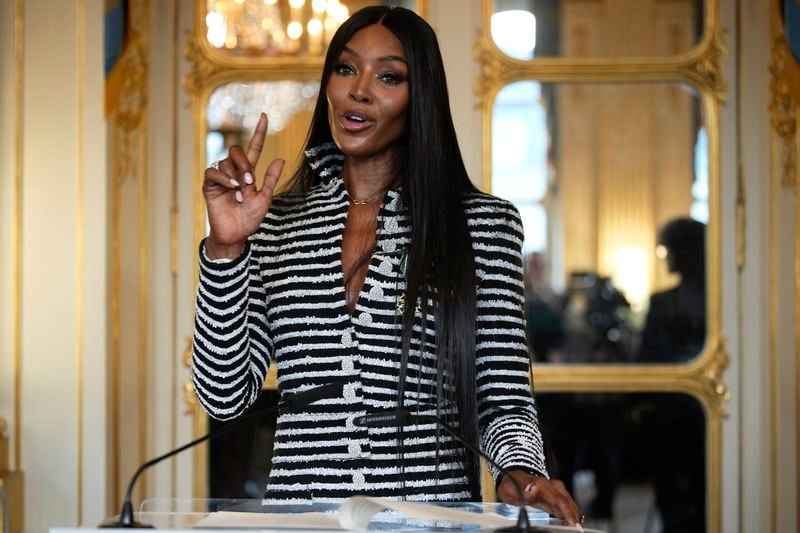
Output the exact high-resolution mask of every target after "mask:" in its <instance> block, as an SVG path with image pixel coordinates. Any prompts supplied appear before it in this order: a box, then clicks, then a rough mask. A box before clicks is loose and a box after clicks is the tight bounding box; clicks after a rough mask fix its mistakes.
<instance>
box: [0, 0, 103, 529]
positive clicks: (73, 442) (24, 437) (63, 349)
mask: <svg viewBox="0 0 800 533" xmlns="http://www.w3.org/2000/svg"><path fill="white" fill-rule="evenodd" d="M19 4H24V5H23V12H24V14H25V17H24V23H23V32H24V40H23V41H22V43H21V44H22V45H23V47H24V60H23V66H22V71H21V74H22V76H23V86H22V93H21V94H17V93H16V92H15V90H14V84H13V79H14V63H13V50H14V44H15V43H14V31H13V23H14V13H15V9H16V8H17V7H18V5H19ZM0 9H2V13H1V14H0V19H1V20H2V25H3V28H2V30H3V31H2V35H3V37H2V39H3V46H2V63H0V67H1V70H2V73H1V74H0V83H2V95H3V96H2V100H1V102H2V103H0V105H1V106H2V110H3V116H4V117H7V118H4V120H3V121H2V133H0V155H2V157H0V160H1V161H2V163H0V164H2V169H0V187H2V202H3V204H2V217H3V218H2V224H1V225H2V233H0V238H1V239H2V243H1V244H0V246H2V256H3V258H4V259H3V262H2V266H0V269H2V275H1V277H0V279H2V292H3V294H4V297H3V299H2V300H3V304H2V312H1V313H0V328H2V332H3V335H2V339H3V341H2V346H1V347H0V349H1V350H2V351H1V352H0V359H1V360H2V367H1V368H2V371H1V372H0V376H1V379H2V383H0V389H1V390H2V391H3V392H2V404H0V414H2V416H4V417H6V418H7V419H9V422H12V423H13V418H12V413H13V412H14V408H15V401H14V397H13V393H14V386H13V384H14V379H15V378H16V377H17V376H18V377H19V379H20V388H19V393H20V398H21V405H20V408H21V416H20V426H21V438H20V442H15V443H13V445H14V446H15V447H16V446H19V447H20V451H21V453H20V455H21V463H20V465H19V466H20V467H21V468H22V469H23V470H24V471H25V475H26V493H25V506H26V512H25V515H26V530H27V531H46V530H47V528H48V527H50V526H52V525H56V524H62V525H76V524H78V522H80V521H82V520H88V522H89V523H96V522H97V521H99V519H100V518H102V516H103V515H104V514H105V466H106V465H105V460H106V446H105V408H104V406H105V385H106V378H105V355H106V346H105V339H106V337H105V331H106V322H105V314H106V313H105V312H106V306H107V288H106V285H105V278H106V250H107V246H106V241H105V238H106V232H105V227H106V224H107V213H106V206H107V204H106V196H105V195H106V176H105V140H104V136H105V130H104V123H103V117H102V101H103V72H102V48H101V47H98V46H96V43H97V42H98V41H99V40H100V39H101V35H102V15H103V2H102V0H85V1H83V2H78V3H73V2H50V1H46V0H27V1H25V2H19V3H16V2H4V3H3V4H2V8H0ZM79 38H80V39H83V42H84V43H95V44H94V45H92V46H83V45H82V44H81V40H80V39H79ZM9 52H11V55H10V54H9ZM18 108H19V109H21V111H22V122H21V123H15V119H14V116H15V114H14V110H15V109H18ZM18 135H21V137H20V140H21V142H22V149H23V153H22V158H21V160H17V159H15V157H14V146H15V143H16V139H17V136H18ZM15 165H19V168H20V169H21V172H22V198H23V201H22V204H21V205H19V206H16V205H15V204H14V202H13V199H14V172H13V168H14V167H15ZM16 209H21V215H22V224H21V227H20V228H19V229H20V230H21V237H22V243H21V244H22V250H21V253H22V257H21V259H22V269H23V270H22V277H21V286H20V290H21V296H22V298H21V301H20V302H18V303H17V302H15V301H14V299H13V297H12V295H13V294H14V290H15V284H16V280H15V279H14V276H13V272H14V269H13V266H14V261H13V260H12V258H13V257H14V255H13V248H12V247H11V246H12V240H11V238H12V237H13V229H14V227H15V226H14V224H13V217H14V215H15V214H16V211H15V210H16ZM6 295H7V296H6ZM16 313H19V316H20V318H21V325H22V327H21V334H22V336H21V344H20V347H21V358H20V359H21V360H20V368H19V374H16V372H15V370H14V368H13V365H11V364H10V361H12V360H13V353H14V345H13V339H14V335H13V324H14V320H13V319H14V315H15V314H16ZM12 431H13V428H12ZM12 434H13V433H12ZM43 502H46V504H44V505H43Z"/></svg>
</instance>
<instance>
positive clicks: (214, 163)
mask: <svg viewBox="0 0 800 533" xmlns="http://www.w3.org/2000/svg"><path fill="white" fill-rule="evenodd" d="M208 167H209V168H213V169H214V170H219V159H218V160H216V161H212V162H211V164H210V165H208Z"/></svg>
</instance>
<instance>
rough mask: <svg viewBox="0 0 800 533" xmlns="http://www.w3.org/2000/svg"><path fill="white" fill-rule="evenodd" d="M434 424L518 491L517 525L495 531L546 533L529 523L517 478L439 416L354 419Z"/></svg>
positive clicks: (365, 423) (367, 423) (369, 423)
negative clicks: (496, 471)
mask: <svg viewBox="0 0 800 533" xmlns="http://www.w3.org/2000/svg"><path fill="white" fill-rule="evenodd" d="M426 422H427V423H430V422H432V423H434V424H436V425H438V426H439V427H441V428H442V429H444V430H445V431H446V432H447V433H449V434H450V436H452V437H453V438H454V439H456V440H457V441H458V442H460V443H461V444H463V445H464V446H465V447H466V448H467V449H468V450H469V451H471V452H472V453H475V454H477V455H478V456H480V457H482V458H483V459H486V461H488V462H489V464H491V465H492V466H493V467H495V468H496V469H498V470H499V471H500V472H501V473H502V474H503V475H504V476H505V477H507V478H509V479H510V480H511V482H512V483H513V484H514V487H515V488H516V489H517V496H518V497H519V501H520V507H519V514H518V515H517V525H515V526H509V527H504V528H500V529H495V531H501V532H506V531H508V532H511V531H546V530H545V529H541V528H538V527H535V526H534V527H532V526H531V525H530V523H529V521H528V512H527V511H526V510H525V494H524V492H523V490H522V485H520V483H519V481H518V480H517V478H515V477H514V476H513V475H512V474H511V472H509V471H508V470H506V469H505V468H503V467H502V466H500V465H499V464H497V462H495V460H494V459H492V458H491V457H489V456H488V455H486V454H485V453H483V451H482V450H481V449H480V448H478V447H477V446H475V445H473V444H472V443H471V442H469V441H467V439H466V438H464V437H463V436H461V435H460V434H459V433H458V432H456V430H455V429H453V428H452V427H450V425H449V424H447V423H446V422H445V421H444V420H442V419H441V418H440V417H438V416H434V415H412V414H411V413H410V412H409V411H406V410H397V411H384V412H380V413H374V414H369V415H363V416H358V417H356V418H354V419H353V423H354V424H355V425H357V426H361V427H373V428H374V427H388V426H410V425H411V424H418V423H426Z"/></svg>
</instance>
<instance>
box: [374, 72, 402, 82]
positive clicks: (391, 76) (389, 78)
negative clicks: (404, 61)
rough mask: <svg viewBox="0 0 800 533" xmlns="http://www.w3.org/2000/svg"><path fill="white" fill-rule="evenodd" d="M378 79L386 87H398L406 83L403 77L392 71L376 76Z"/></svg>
mask: <svg viewBox="0 0 800 533" xmlns="http://www.w3.org/2000/svg"><path fill="white" fill-rule="evenodd" d="M378 79H379V80H381V81H382V82H383V83H385V84H386V85H400V84H401V83H403V82H404V81H406V78H405V76H403V75H402V74H399V73H397V72H392V71H389V72H383V73H382V74H380V75H379V76H378Z"/></svg>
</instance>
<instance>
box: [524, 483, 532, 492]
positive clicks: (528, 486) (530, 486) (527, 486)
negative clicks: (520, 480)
mask: <svg viewBox="0 0 800 533" xmlns="http://www.w3.org/2000/svg"><path fill="white" fill-rule="evenodd" d="M532 490H533V481H531V482H530V483H528V484H527V485H525V492H530V491H532Z"/></svg>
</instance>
